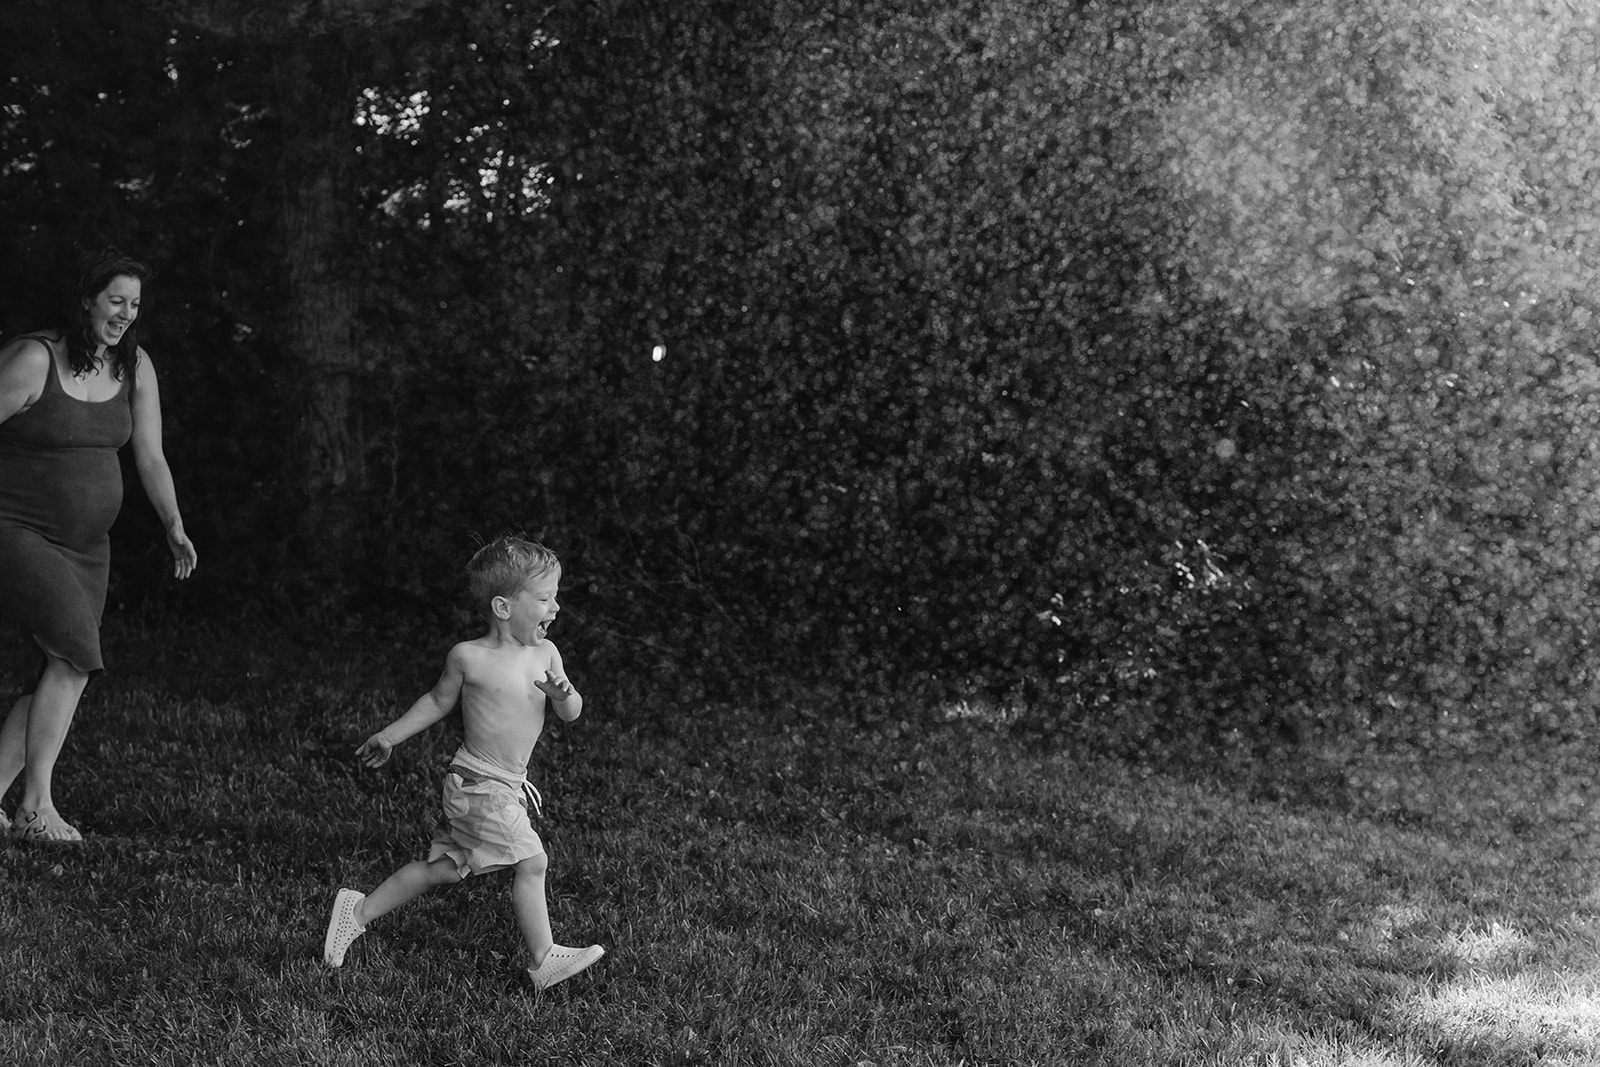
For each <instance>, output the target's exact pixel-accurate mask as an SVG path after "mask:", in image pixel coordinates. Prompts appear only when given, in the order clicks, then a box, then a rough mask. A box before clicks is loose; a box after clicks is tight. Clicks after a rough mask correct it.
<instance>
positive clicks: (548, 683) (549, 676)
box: [534, 645, 583, 722]
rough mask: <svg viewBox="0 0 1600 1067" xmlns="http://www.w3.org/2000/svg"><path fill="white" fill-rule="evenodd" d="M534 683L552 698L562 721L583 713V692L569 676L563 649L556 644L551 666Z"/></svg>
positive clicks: (569, 720) (551, 657) (551, 654)
mask: <svg viewBox="0 0 1600 1067" xmlns="http://www.w3.org/2000/svg"><path fill="white" fill-rule="evenodd" d="M534 684H535V685H537V686H538V687H539V688H540V689H541V690H543V691H544V695H545V696H547V697H549V698H550V703H551V704H552V705H553V706H554V707H555V709H556V715H557V716H559V717H560V719H561V721H562V722H571V721H572V720H574V719H576V718H577V717H578V716H579V715H582V714H583V694H582V693H580V692H578V689H577V687H576V686H574V685H573V684H572V679H570V678H568V677H567V671H566V668H565V667H564V666H563V665H562V663H561V650H560V649H558V648H556V647H555V646H554V645H551V646H550V666H549V667H548V668H546V670H545V672H544V677H543V678H535V679H534Z"/></svg>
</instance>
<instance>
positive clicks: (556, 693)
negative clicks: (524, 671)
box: [533, 669, 576, 700]
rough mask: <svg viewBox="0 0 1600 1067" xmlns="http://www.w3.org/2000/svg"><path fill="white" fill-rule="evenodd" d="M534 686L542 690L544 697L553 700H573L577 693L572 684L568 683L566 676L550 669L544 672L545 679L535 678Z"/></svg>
mask: <svg viewBox="0 0 1600 1067" xmlns="http://www.w3.org/2000/svg"><path fill="white" fill-rule="evenodd" d="M533 684H534V685H536V686H538V687H539V688H540V689H542V690H543V691H544V695H545V696H547V697H550V698H551V699H552V700H571V699H572V694H573V693H574V692H576V690H574V689H573V688H572V683H571V682H569V681H567V676H566V675H564V674H557V673H556V672H555V671H552V670H548V669H547V670H546V671H545V672H544V677H543V678H535V679H534V682H533Z"/></svg>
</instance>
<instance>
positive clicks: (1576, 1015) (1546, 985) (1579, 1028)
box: [1393, 971, 1600, 1064]
mask: <svg viewBox="0 0 1600 1067" xmlns="http://www.w3.org/2000/svg"><path fill="white" fill-rule="evenodd" d="M1393 1020H1394V1024H1395V1025H1397V1026H1398V1027H1401V1028H1403V1029H1405V1030H1407V1031H1421V1032H1425V1033H1432V1034H1437V1035H1438V1036H1439V1037H1440V1038H1441V1039H1442V1040H1444V1041H1446V1042H1448V1043H1449V1044H1450V1045H1452V1046H1455V1047H1457V1048H1460V1049H1471V1050H1475V1051H1476V1053H1477V1054H1478V1055H1479V1056H1482V1057H1483V1058H1484V1060H1483V1061H1484V1062H1495V1063H1516V1062H1541V1063H1585V1064H1592V1063H1595V1062H1600V978H1597V977H1596V976H1594V975H1592V974H1589V975H1568V974H1561V973H1550V972H1539V971H1534V972H1528V973H1519V974H1514V975H1506V976H1500V977H1496V976H1491V975H1484V974H1473V975H1468V976H1465V977H1463V978H1460V979H1457V980H1455V981H1451V982H1448V983H1446V984H1444V985H1442V986H1439V987H1438V988H1434V989H1428V990H1425V991H1420V992H1418V993H1417V994H1415V995H1413V996H1411V997H1409V998H1407V999H1406V1000H1404V1001H1403V1002H1402V1003H1400V1004H1398V1005H1396V1006H1395V1008H1394V1012H1393Z"/></svg>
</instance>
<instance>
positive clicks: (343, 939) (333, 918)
mask: <svg viewBox="0 0 1600 1067" xmlns="http://www.w3.org/2000/svg"><path fill="white" fill-rule="evenodd" d="M365 899H367V897H366V894H365V893H357V892H356V891H355V890H354V889H341V890H339V894H338V895H337V896H335V897H334V898H333V914H332V915H330V916H329V917H328V936H327V937H325V938H324V939H323V941H322V962H323V963H326V964H327V965H328V966H329V967H343V966H344V954H345V953H346V952H348V951H349V950H350V946H351V945H352V944H354V943H355V940H356V938H358V937H360V936H361V935H362V934H364V933H366V932H367V928H366V927H365V926H362V925H361V924H359V923H357V922H356V905H358V904H360V903H361V902H362V901H363V900H365Z"/></svg>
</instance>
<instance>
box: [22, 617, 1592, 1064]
mask: <svg viewBox="0 0 1600 1067" xmlns="http://www.w3.org/2000/svg"><path fill="white" fill-rule="evenodd" d="M120 640H122V641H123V642H124V645H123V646H122V647H115V646H114V647H113V648H112V652H113V654H114V655H116V656H117V657H118V658H141V659H144V660H145V661H146V663H145V666H143V667H141V668H139V669H138V670H137V671H133V670H127V669H124V670H122V671H121V672H120V673H116V674H112V675H110V676H108V678H106V679H105V680H104V681H103V682H101V683H98V684H97V687H96V688H95V689H93V690H92V691H91V694H90V696H89V697H88V698H87V699H86V702H85V705H84V707H83V709H82V711H81V714H80V720H79V724H78V726H77V727H76V729H75V731H74V733H73V735H72V737H71V739H70V740H69V748H68V752H67V755H66V758H65V759H64V761H63V765H62V768H61V771H60V775H59V783H58V799H59V801H60V803H61V806H62V808H63V810H64V811H65V812H67V814H68V815H69V817H73V818H76V819H77V820H78V821H79V823H80V825H81V826H82V827H83V829H84V830H85V832H86V833H87V834H88V835H90V843H89V844H88V845H86V846H85V847H83V848H80V849H74V850H68V849H61V848H54V849H52V848H39V847H22V846H20V845H16V844H9V843H8V844H6V845H4V846H3V847H0V1062H5V1063H13V1062H15V1063H19V1064H35V1063H39V1064H56V1063H61V1064H85V1065H94V1067H102V1065H109V1064H185V1065H187V1064H211V1063H217V1064H361V1065H368V1064H404V1063H418V1064H490V1063H526V1064H558V1063H559V1064H591V1065H600V1064H619V1065H629V1067H633V1065H645V1064H663V1065H664V1064H803V1065H831V1064H841V1065H842V1064H851V1065H856V1064H875V1065H884V1067H887V1065H896V1064H906V1065H910V1064H919V1065H920V1064H939V1065H956V1064H965V1065H969V1067H971V1065H977V1064H1115V1065H1120V1064H1151V1065H1156V1064H1160V1065H1169V1064H1197V1065H1198V1064H1216V1065H1219V1067H1220V1065H1228V1067H1233V1065H1240V1064H1263V1065H1265V1064H1281V1065H1285V1067H1289V1065H1306V1067H1322V1065H1362V1067H1379V1065H1382V1067H1389V1065H1411V1064H1463V1065H1469V1064H1470V1065H1474V1067H1476V1065H1497V1064H1535V1063H1550V1064H1559V1063H1571V1064H1592V1063H1597V1062H1600V953H1597V951H1596V947H1595V946H1596V935H1597V933H1600V878H1597V877H1596V874H1597V872H1600V866H1597V862H1596V860H1597V853H1600V848H1597V845H1600V838H1597V835H1596V834H1595V832H1594V823H1595V820H1594V818H1593V817H1592V814H1591V807H1592V797H1591V790H1590V786H1589V783H1588V781H1587V778H1586V777H1585V770H1586V766H1585V764H1586V759H1585V758H1584V754H1572V753H1567V754H1550V753H1544V754H1541V755H1540V758H1539V759H1538V760H1534V759H1532V758H1529V757H1527V756H1526V755H1524V756H1519V757H1517V758H1515V759H1511V758H1504V757H1502V758H1497V759H1494V760H1486V761H1484V762H1483V763H1482V764H1481V765H1479V766H1478V767H1477V768H1476V769H1473V768H1468V767H1462V766H1460V765H1457V766H1454V767H1448V768H1435V769H1434V770H1432V771H1429V772H1419V771H1415V770H1413V771H1410V772H1407V773H1406V774H1405V775H1400V774H1397V773H1396V772H1395V771H1393V770H1389V769H1385V768H1384V767H1382V766H1379V765H1377V764H1373V765H1370V766H1361V767H1355V768H1351V769H1349V771H1348V778H1349V781H1350V782H1351V786H1350V789H1349V790H1348V791H1347V792H1346V794H1345V798H1344V802H1342V803H1341V804H1340V805H1339V806H1338V807H1333V806H1330V807H1327V808H1319V807H1314V806H1310V805H1306V804H1299V805H1289V804H1285V803H1278V802H1267V801H1259V800H1253V799H1251V798H1250V796H1249V795H1247V794H1244V793H1240V792H1235V791H1231V790H1229V789H1227V788H1224V787H1222V786H1218V785H1204V784H1195V783H1192V782H1186V781H1182V780H1179V779H1177V778H1173V777H1166V776H1160V775H1147V774H1144V773H1141V772H1140V771H1138V770H1137V769H1133V768H1128V767H1125V766H1121V765H1117V764H1114V763H1107V762H1101V761H1096V760H1092V759H1086V758H1081V757H1079V756H1077V755H1075V754H1074V753H1071V752H1062V751H1050V750H1045V749H1040V748H1038V747H1030V746H1028V745H1026V744H1024V743H1023V742H1021V741H1019V740H1017V739H1015V738H1014V737H1012V736H1011V735H1010V734H1008V733H1007V732H1006V731H1005V730H1003V729H1001V728H999V727H998V726H995V725H993V724H986V723H985V722H984V721H982V719H981V718H971V717H967V718H959V719H953V720H952V721H949V722H942V723H941V722H938V721H937V720H938V719H939V715H938V709H931V710H930V714H929V720H930V722H929V723H928V724H924V725H921V726H918V727H916V728H913V729H903V728H902V725H901V724H899V723H895V722H880V723H878V724H877V725H874V726H870V727H863V726H860V725H853V724H851V723H849V722H845V721H843V719H842V718H841V717H840V716H838V715H837V714H836V712H835V711H834V709H833V708H832V707H831V706H829V705H827V704H825V703H823V702H821V701H820V700H819V702H818V704H817V705H816V706H814V707H805V706H797V707H793V708H789V709H786V710H784V711H783V712H781V713H776V712H769V711H767V710H764V709H760V708H728V709H696V708H688V709H675V708H673V707H672V706H671V705H670V704H669V703H667V702H666V701H658V702H656V704H655V706H650V705H651V698H650V697H649V696H647V695H628V694H626V693H624V692H622V691H620V690H618V689H617V688H614V687H609V686H608V684H607V681H606V680H605V679H603V678H597V677H594V676H592V675H590V674H589V673H587V672H585V671H584V670H583V662H582V656H581V654H580V653H578V652H577V651H576V650H574V651H571V652H569V653H568V659H569V663H570V664H571V669H572V671H573V675H574V678H575V679H576V680H577V681H578V683H579V685H580V687H582V688H583V690H584V692H585V697H586V710H585V715H584V718H583V719H582V720H581V721H580V722H579V723H577V724H574V725H572V726H565V727H564V726H562V725H560V724H553V725H552V727H551V729H550V731H549V732H548V733H547V741H546V742H544V743H542V744H541V747H542V749H543V752H542V755H541V756H540V757H539V760H538V766H539V784H540V785H541V787H542V788H543V790H544V793H545V796H546V800H547V807H546V816H545V820H544V822H543V823H542V824H541V825H540V830H541V832H542V834H543V835H544V837H545V840H546V842H547V844H548V845H549V848H550V851H551V856H552V872H551V882H550V885H551V909H552V916H553V920H554V923H555V927H556V936H557V939H558V940H562V941H564V942H566V943H569V944H585V943H588V942H589V941H599V942H601V943H603V944H605V945H606V946H607V948H608V950H609V955H608V956H607V957H606V959H604V960H603V961H602V962H601V963H600V964H599V965H597V966H596V967H595V968H593V969H592V970H591V971H590V972H588V973H586V974H584V975H582V976H580V977H578V978H576V979H574V980H572V981H570V982H568V983H566V984H565V985H562V986H559V987H557V988H556V989H554V990H552V991H550V992H548V993H546V994H543V995H539V994H535V993H534V992H533V991H532V990H531V988H530V987H529V986H528V985H527V983H526V981H525V980H524V979H523V978H522V968H523V966H524V963H523V962H522V961H521V959H520V955H519V951H520V950H519V939H518V937H517V933H516V929H515V926H514V925H513V922H512V918H511V914H510V907H509V898H508V893H509V886H510V876H509V874H506V875H501V876H498V877H488V878H484V879H482V880H469V881H468V882H467V883H465V884H463V885H461V886H459V887H455V888H453V889H449V890H442V891H440V892H438V893H436V894H434V895H432V896H430V897H427V898H424V899H423V900H422V901H421V902H419V903H417V904H416V905H413V906H412V907H411V908H409V909H405V910H403V911H401V912H398V913H396V914H394V915H391V916H389V917H387V918H385V919H384V920H382V921H380V922H379V923H377V924H375V925H374V927H373V928H372V930H371V931H370V932H369V933H368V934H367V936H366V937H364V938H362V939H361V940H360V941H358V942H357V943H356V945H355V946H354V948H353V949H352V950H351V953H350V958H349V960H348V961H347V963H346V965H345V967H344V968H343V969H342V970H339V971H333V970H328V969H326V968H324V967H323V966H322V964H321V962H320V952H321V942H322V934H323V929H324V924H325V922H326V918H327V911H328V906H329V903H330V901H331V899H332V895H333V892H334V890H335V889H337V888H338V887H339V886H341V885H348V886H353V887H356V888H360V889H363V890H365V889H370V888H371V887H372V886H374V885H375V884H376V883H377V882H378V881H380V880H381V879H382V878H383V877H384V876H385V875H387V874H388V873H389V872H390V871H391V870H392V869H393V868H394V867H396V866H397V865H399V864H400V863H401V862H403V861H404V860H406V859H409V858H411V856H413V855H414V854H415V853H417V852H418V851H420V850H421V849H422V848H423V847H424V846H425V844H426V841H427V839H428V837H429V834H430V832H431V825H432V821H433V819H434V815H435V802H436V800H435V798H436V781H437V775H438V773H439V772H440V770H441V769H442V766H443V763H444V761H445V760H446V759H447V757H448V755H449V753H450V752H451V750H452V749H453V746H454V743H455V739H456V736H457V733H456V730H457V729H458V728H457V727H455V726H454V724H452V723H446V725H445V726H444V727H442V728H437V729H435V730H434V731H431V732H430V733H428V734H425V735H423V736H421V737H419V738H417V739H415V740H414V741H412V742H410V743H409V744H407V745H405V746H402V747H401V748H400V749H399V750H398V751H397V753H396V758H395V761H394V762H393V764H391V766H390V767H387V768H384V769H383V770H381V771H377V772H370V771H363V770H361V769H359V768H358V767H357V766H356V765H355V763H354V761H353V760H352V759H351V758H350V754H351V751H352V750H353V749H354V748H355V746H356V745H357V744H358V743H359V741H360V740H361V739H362V738H363V737H365V736H366V734H367V733H369V732H370V731H371V730H373V729H376V728H377V727H379V726H381V725H383V724H384V723H385V722H387V721H388V720H389V719H390V718H392V717H393V716H394V715H397V714H398V713H399V712H400V711H402V710H403V709H404V708H405V706H406V705H407V704H408V703H409V701H410V700H411V699H412V698H414V697H415V696H416V695H417V694H418V693H420V692H421V691H422V690H423V689H424V688H426V687H427V686H428V685H429V684H431V682H432V680H433V678H432V671H433V669H434V666H435V661H436V660H437V659H438V657H439V656H440V655H442V652H443V649H442V648H440V649H418V650H408V652H407V653H406V654H404V655H402V656H399V657H395V659H394V661H393V662H390V663H389V664H387V665H384V664H373V663H366V664H364V665H352V664H345V665H344V666H341V667H339V668H328V667H325V666H319V665H318V661H319V660H326V661H329V662H333V661H334V657H333V656H332V655H331V654H329V653H309V652H306V651H305V650H292V649H290V648H289V647H288V646H287V645H286V644H284V643H282V642H280V643H279V644H278V646H277V647H276V648H273V647H272V646H270V645H268V644H266V643H264V642H263V643H260V644H258V645H257V646H256V647H257V649H258V651H257V652H255V653H253V654H247V655H243V656H240V657H231V658H230V659H229V663H228V665H227V666H226V667H223V666H219V665H217V664H213V663H208V662H207V661H206V660H205V658H204V656H203V655H202V650H204V649H205V648H206V647H207V644H208V642H207V640H206V639H204V638H203V637H202V636H199V635H186V636H185V638H184V639H183V640H182V641H170V642H168V643H167V644H166V645H165V647H166V648H167V649H168V650H169V651H168V652H165V653H159V654H157V653H153V652H150V651H149V650H150V649H154V648H155V647H157V646H156V644H155V642H154V639H135V638H131V637H126V636H125V637H123V638H121V639H120ZM335 644H336V643H335ZM351 644H352V646H353V645H354V644H355V642H354V641H352V642H351ZM130 646H137V647H142V648H143V649H144V650H143V651H139V652H137V653H136V652H135V651H134V647H130ZM180 647H181V648H187V649H189V651H187V652H179V651H175V650H176V649H178V648H180ZM413 651H414V653H415V654H414V655H413V654H411V652H413ZM152 656H155V657H157V658H156V660H155V661H151V657H152ZM396 663H398V664H400V665H399V666H396ZM1535 766H1536V767H1538V768H1539V769H1538V772H1537V774H1536V773H1534V772H1533V771H1531V770H1529V769H1528V768H1530V767H1535ZM1341 773H1345V772H1341ZM1350 798H1354V800H1355V803H1354V805H1353V806H1352V804H1351V803H1350V802H1349V801H1350ZM13 799H14V798H13Z"/></svg>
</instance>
